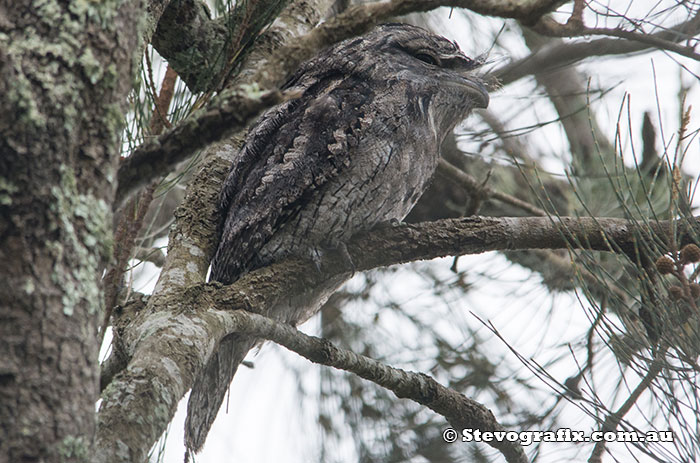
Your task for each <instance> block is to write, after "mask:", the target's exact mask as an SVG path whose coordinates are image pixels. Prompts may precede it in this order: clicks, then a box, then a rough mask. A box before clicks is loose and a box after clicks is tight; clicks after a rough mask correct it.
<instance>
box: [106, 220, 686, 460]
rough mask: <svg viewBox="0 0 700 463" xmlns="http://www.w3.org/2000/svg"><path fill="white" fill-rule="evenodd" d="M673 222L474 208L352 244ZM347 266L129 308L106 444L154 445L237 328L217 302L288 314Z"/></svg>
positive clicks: (391, 252)
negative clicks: (484, 213)
mask: <svg viewBox="0 0 700 463" xmlns="http://www.w3.org/2000/svg"><path fill="white" fill-rule="evenodd" d="M692 225H693V228H694V230H689V229H688V227H687V226H684V225H683V224H680V223H678V224H676V226H677V227H678V229H679V230H681V232H680V239H679V241H680V242H683V241H687V240H688V237H689V236H691V235H692V233H697V229H698V228H700V227H699V226H698V224H697V223H693V224H692ZM640 227H641V228H640ZM671 230H672V224H671V223H670V222H650V224H649V226H648V227H646V228H645V227H644V226H642V225H639V224H638V223H636V222H632V221H628V220H623V219H594V218H568V217H567V218H561V219H554V218H549V217H520V218H512V217H511V218H486V217H469V218H463V219H446V220H441V221H437V222H430V223H421V224H415V225H400V226H395V227H393V226H386V227H382V228H379V229H377V230H374V231H371V232H368V233H364V234H361V235H359V236H357V237H355V238H353V239H352V240H351V242H350V243H349V244H348V252H349V253H350V256H351V258H352V261H353V263H354V265H355V267H356V268H357V270H368V269H372V268H376V267H379V266H386V265H392V264H398V263H404V262H409V261H414V260H420V259H432V258H436V257H442V256H447V255H461V254H476V253H482V252H486V251H493V250H505V249H510V250H515V249H563V248H569V247H574V248H585V249H594V250H600V251H616V252H626V253H632V252H633V250H634V248H635V246H636V242H637V240H638V239H639V238H640V236H642V237H644V236H649V235H654V237H655V239H656V240H658V241H661V242H667V241H668V240H669V236H670V233H671ZM348 266H349V264H348V262H347V261H346V260H345V258H344V257H343V256H341V255H340V254H329V256H328V259H327V260H326V261H324V263H323V266H322V272H317V271H314V270H313V267H312V264H310V263H309V262H307V261H304V260H299V259H290V260H287V261H284V262H280V263H277V264H274V265H271V266H269V267H266V268H263V269H260V270H257V271H255V272H251V273H249V274H247V275H245V276H244V277H242V278H241V279H240V280H238V281H237V282H236V283H234V284H232V285H229V286H225V287H221V285H220V284H218V283H213V284H203V283H200V284H194V285H192V286H190V287H189V288H184V287H180V288H181V289H177V288H174V285H171V290H170V291H169V292H168V293H167V294H165V295H160V296H152V297H151V301H150V302H153V300H154V298H158V297H159V298H160V301H159V305H158V304H156V305H155V306H152V305H151V304H150V303H149V307H148V308H146V309H143V310H140V311H138V312H136V313H130V314H128V316H127V320H128V321H127V325H128V326H125V327H123V328H118V331H120V332H123V333H125V335H124V337H123V338H122V339H121V340H120V342H121V346H122V349H123V353H122V355H125V356H126V358H130V359H132V360H131V362H130V363H129V364H128V367H127V368H126V370H124V371H122V372H121V373H119V374H118V375H117V376H116V378H115V380H114V381H113V382H112V384H110V385H109V386H108V388H107V390H106V392H105V401H104V402H103V405H102V408H101V410H100V414H99V416H100V427H101V429H103V431H102V432H100V434H99V435H100V437H101V441H100V442H99V445H100V448H101V449H102V450H103V451H104V452H105V453H107V454H109V452H107V451H108V450H109V449H116V448H123V446H126V448H129V449H131V452H133V451H134V449H140V452H145V450H147V448H148V447H150V445H145V444H144V443H145V442H152V441H153V440H155V438H157V436H158V435H159V434H160V432H162V429H163V428H162V427H164V426H165V424H166V423H167V422H168V421H169V420H170V419H171V417H172V413H174V410H175V406H176V404H177V402H178V401H179V400H180V398H181V397H182V396H183V395H184V394H185V392H186V391H187V390H188V389H189V388H190V387H191V386H192V384H193V381H194V377H195V375H196V374H197V372H198V371H199V370H200V369H201V368H202V366H203V365H205V363H206V361H207V359H208V358H209V356H210V355H211V354H212V353H213V352H214V350H215V348H216V345H217V344H218V342H219V341H220V340H221V339H222V338H223V337H224V336H226V335H228V334H230V329H229V328H228V327H227V322H226V320H225V317H223V316H222V314H221V313H220V312H219V311H217V310H215V309H216V308H217V307H229V308H232V309H245V310H248V311H251V312H255V313H260V314H262V315H265V316H269V317H272V318H274V319H275V320H279V319H281V320H284V314H280V313H278V312H277V313H275V312H272V310H273V308H274V307H275V306H276V305H277V304H278V302H279V301H280V300H281V299H282V298H290V297H293V296H291V295H294V294H301V293H304V292H305V291H308V290H309V288H314V287H318V286H321V285H323V284H324V283H326V282H328V281H330V280H333V279H337V278H338V276H341V275H347V272H348V271H349V270H350V269H349V268H348ZM193 271H194V269H193ZM168 278H171V279H180V280H183V278H185V275H183V274H180V275H179V276H178V275H177V274H174V273H173V274H172V275H171V276H170V277H168ZM171 283H172V282H171ZM173 288H174V289H173ZM193 308H197V310H193ZM302 321H303V320H296V321H295V322H302ZM146 372H148V373H146ZM154 384H155V385H157V391H156V392H154ZM127 396H128V397H129V400H127ZM134 398H138V400H136V399H134ZM142 410H162V411H163V413H165V414H164V415H163V416H159V417H158V420H157V422H145V421H144V420H142V419H141V413H142ZM166 411H167V413H166ZM107 429H108V430H109V432H106V430H107ZM134 455H135V454H134V453H131V454H129V455H128V456H129V457H130V458H132V457H133V456H134ZM136 455H137V454H136ZM112 461H121V460H119V459H114V460H112Z"/></svg>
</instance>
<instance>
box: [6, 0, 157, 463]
mask: <svg viewBox="0 0 700 463" xmlns="http://www.w3.org/2000/svg"><path fill="white" fill-rule="evenodd" d="M30 12H31V13H30ZM144 12H145V8H144V5H143V4H142V2H140V1H124V2H119V3H117V4H115V3H99V2H97V3H95V2H70V3H66V2H59V1H51V0H49V1H42V2H35V1H23V2H9V1H2V2H1V3H0V134H1V135H0V261H1V262H2V265H0V461H90V460H91V457H92V450H91V447H92V439H93V436H94V432H95V401H96V400H97V398H98V379H99V378H98V371H99V369H98V359H97V353H98V348H99V346H98V343H97V337H96V334H97V333H96V331H97V322H98V320H99V317H100V314H101V311H102V288H101V287H100V277H101V269H102V268H103V265H104V263H105V260H106V259H108V258H109V257H110V251H111V250H110V246H111V229H110V227H111V203H112V200H113V196H114V189H115V186H116V185H115V178H116V163H117V160H118V149H119V133H120V129H121V126H122V122H123V117H124V116H123V115H124V110H125V102H126V94H127V92H128V91H129V90H130V88H131V82H132V76H133V72H134V69H135V64H136V63H137V58H138V56H139V52H140V43H141V40H140V38H141V33H142V30H143V28H144V25H145V24H144V23H145V22H144V21H143V18H144V16H145V15H144Z"/></svg>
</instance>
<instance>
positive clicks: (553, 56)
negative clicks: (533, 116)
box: [494, 16, 700, 85]
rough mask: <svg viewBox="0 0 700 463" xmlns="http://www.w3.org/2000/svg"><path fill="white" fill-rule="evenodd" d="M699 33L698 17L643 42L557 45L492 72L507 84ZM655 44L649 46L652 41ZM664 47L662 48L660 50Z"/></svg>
mask: <svg viewBox="0 0 700 463" xmlns="http://www.w3.org/2000/svg"><path fill="white" fill-rule="evenodd" d="M698 33H700V19H699V18H698V16H695V17H693V18H692V19H690V20H688V21H685V22H682V23H680V24H678V25H676V26H674V27H670V28H669V29H667V30H665V31H661V32H656V33H654V34H647V35H646V39H645V41H643V42H642V41H638V40H629V39H626V38H621V39H608V38H605V39H597V40H591V41H590V42H573V43H560V44H558V45H555V46H552V47H546V48H543V49H541V50H538V51H537V52H535V53H532V54H531V55H529V56H526V57H525V58H521V59H519V60H517V61H514V62H512V63H510V64H507V65H506V66H503V67H502V68H500V69H498V70H496V71H494V75H495V76H496V77H498V79H499V81H500V82H501V83H502V84H503V85H506V84H510V83H512V82H515V81H516V80H518V79H521V78H522V77H525V76H528V75H531V74H535V73H538V72H544V71H546V70H549V69H554V68H559V67H562V66H566V65H569V64H573V63H575V62H577V61H581V60H584V59H586V58H590V57H593V56H605V55H627V54H630V53H635V52H640V51H651V50H655V49H657V48H659V44H663V42H660V41H665V42H674V43H675V42H678V41H681V40H684V39H685V38H688V37H693V36H696V35H697V34H698ZM653 41H656V43H654V44H652V43H651V42H653ZM661 48H663V47H661Z"/></svg>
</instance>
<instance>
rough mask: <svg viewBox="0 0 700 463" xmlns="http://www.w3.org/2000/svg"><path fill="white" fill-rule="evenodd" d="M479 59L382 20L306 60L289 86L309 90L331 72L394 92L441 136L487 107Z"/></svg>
mask: <svg viewBox="0 0 700 463" xmlns="http://www.w3.org/2000/svg"><path fill="white" fill-rule="evenodd" d="M482 63H483V62H482V61H481V60H479V59H471V58H469V57H467V56H466V55H465V54H464V53H462V51H461V50H460V49H459V47H458V46H457V45H456V44H455V43H454V42H451V41H449V40H447V39H446V38H444V37H442V36H440V35H437V34H434V33H432V32H430V31H428V30H425V29H423V28H420V27H416V26H411V25H408V24H383V25H380V26H378V27H377V28H375V29H374V30H372V31H371V32H369V33H367V34H365V35H363V36H360V37H356V38H353V39H348V40H345V41H343V42H340V43H338V44H336V45H334V46H333V47H330V48H328V49H327V50H325V51H324V52H322V53H321V54H319V55H318V56H317V57H316V58H314V59H313V60H311V61H309V62H307V63H305V64H304V65H303V66H302V67H301V68H300V69H299V71H298V72H297V74H296V79H293V80H295V81H296V82H292V85H293V86H296V85H301V86H302V87H307V88H308V85H310V84H312V82H314V81H318V80H319V79H323V78H324V77H326V78H331V79H333V78H334V76H343V77H344V78H351V77H355V78H357V79H360V80H363V81H365V82H370V83H371V84H372V87H373V88H376V89H377V91H384V92H385V93H386V94H389V95H390V94H392V93H393V94H394V95H395V98H396V101H397V103H405V104H406V105H409V110H410V111H412V112H413V113H414V115H415V116H416V117H421V118H424V120H425V121H426V122H428V124H429V125H430V126H431V127H432V128H433V131H434V132H435V135H436V136H437V137H438V138H440V139H441V138H442V137H444V136H445V135H446V134H447V133H448V132H449V131H450V130H452V128H453V127H454V126H455V125H456V124H457V123H459V122H460V121H461V120H463V119H464V118H465V117H466V116H467V114H468V113H469V112H470V111H471V110H472V109H474V108H486V107H487V106H488V104H489V94H488V92H487V89H486V87H485V85H484V81H483V80H482V78H481V77H480V76H479V73H478V69H479V67H480V66H481V64H482ZM305 84H306V85H305Z"/></svg>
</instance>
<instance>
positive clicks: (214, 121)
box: [114, 87, 282, 209]
mask: <svg viewBox="0 0 700 463" xmlns="http://www.w3.org/2000/svg"><path fill="white" fill-rule="evenodd" d="M280 101H282V94H281V93H279V92H277V91H272V92H259V91H257V90H254V89H252V88H241V87H239V88H235V89H233V90H229V91H227V92H224V93H223V94H221V96H219V97H217V98H216V99H215V100H214V101H212V103H211V104H210V105H209V107H208V108H206V109H204V110H202V111H198V112H196V113H194V114H193V115H191V116H190V117H188V118H187V119H185V120H183V121H182V122H180V123H179V124H177V125H176V126H175V127H173V128H172V129H170V130H168V131H166V132H165V133H163V134H162V135H160V136H158V137H156V138H153V139H151V140H149V141H148V142H146V143H144V144H143V145H141V146H140V147H138V148H137V149H136V150H135V151H134V152H133V153H132V154H131V156H129V157H128V158H126V159H125V160H124V161H123V162H122V164H121V166H119V174H118V180H119V187H118V188H117V196H116V198H115V202H114V204H115V206H114V208H115V209H116V208H118V207H119V206H121V204H123V202H124V200H125V199H127V198H128V197H129V196H130V195H131V194H133V193H134V192H135V191H137V190H138V189H139V188H141V187H143V186H145V185H147V184H148V183H149V182H151V181H153V180H155V179H157V178H159V177H161V176H163V175H165V173H167V172H168V171H169V169H170V167H172V166H173V165H175V164H177V163H178V162H181V161H182V160H184V159H186V158H187V157H188V156H190V155H191V154H192V153H193V152H195V151H196V150H198V149H201V148H204V147H205V146H207V145H209V144H210V143H213V142H215V141H217V140H220V139H221V138H223V137H224V136H226V134H231V133H233V132H235V131H239V130H242V129H244V128H245V127H247V126H248V124H250V123H251V122H252V121H253V120H255V118H256V117H258V115H259V114H260V113H261V112H262V111H264V110H265V109H267V108H269V107H270V106H273V105H275V104H277V103H279V102H280Z"/></svg>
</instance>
